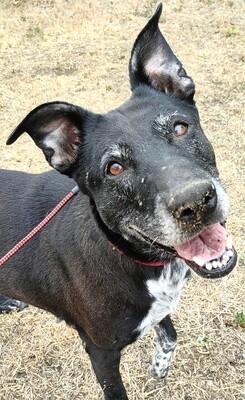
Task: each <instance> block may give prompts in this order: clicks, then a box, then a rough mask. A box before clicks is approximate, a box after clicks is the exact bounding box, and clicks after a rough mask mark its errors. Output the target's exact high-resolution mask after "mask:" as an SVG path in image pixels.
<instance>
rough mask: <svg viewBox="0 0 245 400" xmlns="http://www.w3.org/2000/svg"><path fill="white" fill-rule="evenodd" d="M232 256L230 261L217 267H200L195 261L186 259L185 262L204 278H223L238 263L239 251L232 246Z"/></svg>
mask: <svg viewBox="0 0 245 400" xmlns="http://www.w3.org/2000/svg"><path fill="white" fill-rule="evenodd" d="M232 253H233V254H232V256H231V257H230V258H229V261H228V262H227V263H226V264H225V265H224V266H223V267H221V268H220V267H219V268H215V269H211V270H208V269H206V268H204V267H200V266H199V265H198V264H196V263H195V262H194V261H189V260H185V262H186V263H187V264H188V265H189V266H190V267H191V268H192V269H193V270H194V271H195V272H196V273H197V274H198V275H200V276H202V277H203V278H209V279H215V278H222V277H223V276H225V275H228V274H229V273H230V272H231V271H232V270H233V268H234V267H235V265H236V262H237V252H236V250H235V249H234V247H232Z"/></svg>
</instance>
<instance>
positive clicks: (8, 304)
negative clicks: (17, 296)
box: [0, 296, 28, 314]
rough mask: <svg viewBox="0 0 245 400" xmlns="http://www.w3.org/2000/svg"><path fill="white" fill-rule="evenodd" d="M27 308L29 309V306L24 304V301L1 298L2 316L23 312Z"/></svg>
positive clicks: (0, 310) (0, 309)
mask: <svg viewBox="0 0 245 400" xmlns="http://www.w3.org/2000/svg"><path fill="white" fill-rule="evenodd" d="M25 307H28V305H27V304H25V303H23V302H22V301H19V300H13V299H9V298H8V297H5V296H0V314H3V313H5V314H7V313H10V312H14V311H22V310H23V309H24V308H25Z"/></svg>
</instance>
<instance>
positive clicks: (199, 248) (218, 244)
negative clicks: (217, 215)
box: [175, 224, 227, 262]
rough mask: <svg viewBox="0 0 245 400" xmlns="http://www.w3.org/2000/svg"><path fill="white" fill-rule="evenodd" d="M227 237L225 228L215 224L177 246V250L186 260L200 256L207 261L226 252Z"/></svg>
mask: <svg viewBox="0 0 245 400" xmlns="http://www.w3.org/2000/svg"><path fill="white" fill-rule="evenodd" d="M226 238H227V233H226V230H225V228H224V227H223V226H222V225H220V224H214V225H211V226H209V227H208V228H206V229H204V230H203V231H202V232H201V233H200V234H199V235H198V236H195V237H194V238H193V239H191V240H190V241H188V242H186V243H182V244H180V245H177V246H175V250H176V251H177V253H178V254H179V255H180V256H181V257H182V258H184V259H186V260H190V261H192V260H193V257H198V258H200V259H201V260H203V261H205V262H206V261H210V260H213V259H215V258H218V257H219V256H221V255H222V254H223V253H224V251H225V248H226Z"/></svg>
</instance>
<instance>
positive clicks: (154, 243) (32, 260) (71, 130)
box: [0, 6, 226, 400]
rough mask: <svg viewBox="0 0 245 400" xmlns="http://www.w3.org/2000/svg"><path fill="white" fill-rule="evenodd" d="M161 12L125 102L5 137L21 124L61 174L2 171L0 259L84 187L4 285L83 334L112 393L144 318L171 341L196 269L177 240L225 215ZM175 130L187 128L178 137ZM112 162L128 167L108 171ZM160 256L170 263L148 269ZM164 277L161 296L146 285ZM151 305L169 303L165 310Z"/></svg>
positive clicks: (49, 115)
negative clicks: (178, 307) (183, 291)
mask: <svg viewBox="0 0 245 400" xmlns="http://www.w3.org/2000/svg"><path fill="white" fill-rule="evenodd" d="M160 14H161V6H160V7H159V8H158V10H157V12H156V14H155V15H154V16H153V18H152V19H151V20H150V21H149V23H148V24H147V26H146V27H145V28H144V30H143V31H142V32H141V33H140V35H139V36H138V38H137V40H136V42H135V45H134V47H133V51H132V56H131V61H130V67H129V70H130V80H131V87H132V90H133V94H132V97H131V98H130V99H129V100H128V101H127V102H126V103H125V104H123V105H122V106H121V107H119V108H118V109H116V110H113V111H111V112H109V113H107V114H106V115H98V114H93V113H91V112H89V111H87V110H84V109H82V108H80V107H78V106H74V105H71V104H68V103H63V102H54V103H47V104H43V105H41V106H39V107H37V108H36V109H35V110H33V111H32V112H31V113H30V114H28V115H27V117H26V118H25V119H24V120H23V121H22V122H21V123H20V125H19V126H18V127H17V128H16V129H15V131H14V132H13V133H12V135H11V136H10V138H9V139H8V144H12V143H13V142H14V141H15V140H16V139H18V137H19V136H20V135H21V134H22V133H23V132H25V131H26V132H27V133H29V135H30V136H31V138H32V139H33V140H34V141H35V143H36V144H37V146H39V147H40V148H41V149H42V151H43V153H44V155H45V157H46V159H47V161H48V162H49V164H50V165H51V166H53V167H54V168H55V169H56V170H57V171H59V172H61V173H62V174H63V175H61V174H60V173H59V172H57V171H52V172H48V173H43V174H39V175H29V174H26V173H21V172H12V171H1V173H0V177H1V179H0V184H1V190H0V215H1V237H0V249H1V253H2V255H4V253H5V252H7V251H8V250H9V249H10V248H11V247H12V246H13V245H15V244H16V243H17V242H18V241H19V240H20V239H21V238H22V237H23V236H25V235H26V234H27V233H28V232H29V231H30V230H31V229H33V228H34V227H35V226H36V225H37V224H38V223H39V222H40V221H41V220H42V219H43V218H44V217H45V216H46V215H47V213H48V212H49V211H51V210H52V208H53V207H54V206H55V205H56V204H57V203H58V202H59V201H60V200H61V199H62V198H63V197H64V196H65V195H66V194H67V193H68V192H69V191H70V190H71V189H72V188H73V186H74V185H75V184H78V186H79V189H80V191H79V193H78V194H77V196H76V197H75V198H73V199H72V200H71V201H70V202H69V203H68V204H67V205H66V206H65V207H64V209H63V210H62V211H60V213H58V214H57V216H56V217H55V218H54V219H53V220H52V221H51V222H50V223H49V224H48V225H47V226H46V227H45V228H44V229H43V230H42V231H41V232H40V233H39V234H38V235H37V236H35V237H34V238H33V239H32V240H31V241H30V242H29V243H28V244H26V246H25V247H24V248H23V249H21V250H20V251H19V252H18V253H17V254H16V255H15V256H14V257H13V258H11V259H10V260H9V261H8V263H7V264H6V265H5V266H4V267H3V268H0V292H1V294H2V295H3V296H7V297H8V298H13V299H18V300H19V301H21V302H24V303H27V304H33V305H34V306H37V307H40V308H43V309H45V310H47V311H50V312H51V313H53V314H55V315H56V316H58V317H61V318H63V319H64V320H65V321H66V322H67V323H69V324H72V325H73V326H74V327H75V328H76V329H77V331H78V333H79V335H80V336H81V338H82V340H83V341H85V343H86V350H87V352H88V354H89V356H90V358H91V362H92V365H93V368H94V370H95V373H96V376H97V378H98V380H99V382H100V384H101V387H102V388H103V390H104V395H105V399H107V400H109V399H111V400H123V399H124V400H126V399H127V395H126V391H125V389H124V386H123V383H122V381H121V377H120V373H119V362H120V352H121V350H122V349H123V348H124V347H125V346H126V345H128V344H130V343H132V342H133V341H134V340H136V339H137V337H138V336H139V335H140V333H141V332H143V331H144V329H145V328H147V327H148V325H147V324H148V320H147V316H148V314H149V313H151V312H153V315H154V321H153V322H152V325H153V326H154V325H155V326H156V327H157V334H158V337H159V343H160V344H161V343H162V342H163V339H164V340H166V341H168V339H169V341H170V342H171V346H169V349H173V348H174V343H175V341H176V333H175V331H174V328H173V326H172V324H171V321H170V318H169V316H168V315H167V314H168V313H169V312H171V310H172V309H173V308H174V305H175V304H172V303H175V301H177V300H176V299H177V297H178V293H179V289H180V287H181V286H182V283H183V282H184V281H185V280H186V279H187V277H188V275H189V272H188V269H187V267H186V265H185V263H184V262H183V261H180V260H179V259H177V258H176V252H175V251H174V248H173V246H174V245H175V243H180V242H183V241H185V240H187V239H188V238H191V237H193V236H194V235H196V234H198V233H199V232H200V231H201V230H202V229H203V228H204V227H206V226H208V225H211V224H214V223H217V222H222V221H223V219H224V218H225V213H226V210H224V209H223V204H224V203H225V200H224V198H225V192H224V191H223V189H222V187H221V185H220V183H219V175H218V171H217V168H216V164H215V157H214V152H213V149H212V147H211V145H210V143H209V142H208V140H207V138H206V137H205V135H204V133H203V131H202V129H201V127H200V123H199V117H198V111H197V108H196V106H195V103H194V100H193V97H194V88H195V87H194V83H193V81H192V79H191V78H190V77H189V76H187V74H186V72H185V70H184V69H183V67H182V65H181V63H180V61H179V60H178V59H177V58H176V57H175V55H174V54H173V52H172V50H171V49H170V47H169V46H168V44H167V43H166V41H165V39H164V38H163V36H162V34H161V32H160V31H159V29H158V21H159V18H160ZM176 126H177V128H178V129H184V130H185V128H186V134H185V135H183V136H180V137H178V135H176V132H177V133H178V131H177V130H176V129H177V128H176ZM113 164H114V166H113ZM115 164H116V165H115ZM118 164H119V165H120V166H121V167H119V165H118ZM112 166H113V167H115V168H121V174H119V175H113V174H111V172H110V171H111V167H112ZM67 176H69V177H71V178H72V179H69V178H68V177H67ZM75 182H76V183H75ZM213 182H216V184H215V185H214V184H213ZM223 197H224V198H223ZM201 200H205V201H201ZM200 202H201V203H202V206H200ZM183 210H184V213H183ZM189 210H193V212H190V211H189ZM115 247H116V249H115ZM154 262H159V263H162V264H163V265H164V263H166V262H168V266H166V265H165V266H162V267H153V266H145V265H144V263H150V264H152V263H154ZM157 280H159V282H161V285H162V288H163V289H162V290H163V292H162V293H161V294H160V295H159V296H158V295H154V293H153V292H151V291H150V289H149V286H148V283H149V282H153V283H154V282H155V281H157ZM159 284H160V283H159ZM175 295H176V296H175ZM175 297H176V299H175ZM6 301H7V302H6ZM11 302H12V305H13V306H15V308H16V302H15V301H14V300H13V301H12V300H10V299H8V300H7V299H6V297H2V298H1V297H0V303H1V304H0V310H1V306H2V310H3V311H10V309H11ZM156 304H158V306H157V307H158V308H159V305H161V304H162V305H163V306H164V307H166V309H167V311H166V312H165V313H164V311H161V310H159V313H160V314H159V315H160V317H159V316H158V315H156V312H155V311H154V306H155V305H156ZM4 305H6V306H4ZM19 305H21V306H23V304H19ZM158 308H157V309H158ZM161 319H162V321H160V320H161ZM142 323H143V325H142ZM144 324H145V325H144ZM166 349H168V346H165V347H164V346H163V347H162V352H165V353H166V352H167V351H168V350H166ZM169 351H170V350H169ZM171 351H172V350H171ZM167 370H168V365H167V366H166V365H163V367H162V370H161V373H156V371H155V370H153V371H152V373H153V375H157V376H158V377H163V376H165V374H166V373H167Z"/></svg>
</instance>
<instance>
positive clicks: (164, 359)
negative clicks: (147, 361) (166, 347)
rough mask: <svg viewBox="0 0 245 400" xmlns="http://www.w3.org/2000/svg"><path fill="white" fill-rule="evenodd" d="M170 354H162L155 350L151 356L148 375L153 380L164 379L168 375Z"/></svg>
mask: <svg viewBox="0 0 245 400" xmlns="http://www.w3.org/2000/svg"><path fill="white" fill-rule="evenodd" d="M171 355H172V352H168V353H164V352H163V351H161V350H157V351H156V353H155V354H154V355H153V358H152V363H151V366H150V367H149V373H150V374H151V376H152V377H153V378H155V379H164V378H166V377H167V375H168V371H169V366H170V359H171Z"/></svg>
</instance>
